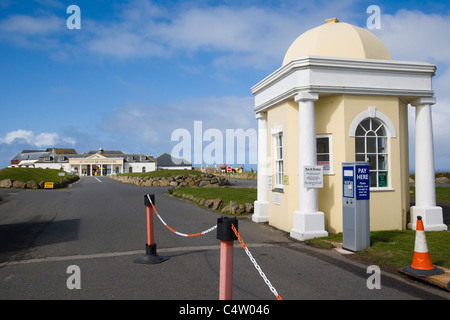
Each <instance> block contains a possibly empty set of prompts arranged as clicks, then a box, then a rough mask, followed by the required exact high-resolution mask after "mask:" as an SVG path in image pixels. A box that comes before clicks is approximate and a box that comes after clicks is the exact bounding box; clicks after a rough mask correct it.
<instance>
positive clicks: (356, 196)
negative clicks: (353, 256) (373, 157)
mask: <svg viewBox="0 0 450 320" xmlns="http://www.w3.org/2000/svg"><path fill="white" fill-rule="evenodd" d="M342 227H343V245H342V246H343V248H344V249H347V250H351V251H361V250H364V249H365V248H367V247H369V246H370V173H369V163H368V162H361V161H357V162H344V163H342Z"/></svg>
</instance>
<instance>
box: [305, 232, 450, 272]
mask: <svg viewBox="0 0 450 320" xmlns="http://www.w3.org/2000/svg"><path fill="white" fill-rule="evenodd" d="M415 237H416V232H415V231H414V230H390V231H372V232H371V233H370V247H369V248H366V249H364V250H363V251H360V252H356V253H355V255H356V256H359V257H362V258H365V259H367V260H369V261H372V262H373V263H374V264H377V265H380V266H388V267H393V268H401V267H404V266H406V265H409V264H411V262H412V258H413V255H414V244H415ZM426 238H427V244H428V250H429V252H430V256H431V259H432V261H433V263H434V264H435V265H439V266H442V267H445V268H450V254H449V253H450V232H447V231H430V232H426ZM307 242H308V243H311V244H316V245H320V246H322V247H329V248H331V247H332V246H333V245H332V242H339V243H342V233H339V234H330V236H329V237H326V238H317V239H311V240H308V241H307Z"/></svg>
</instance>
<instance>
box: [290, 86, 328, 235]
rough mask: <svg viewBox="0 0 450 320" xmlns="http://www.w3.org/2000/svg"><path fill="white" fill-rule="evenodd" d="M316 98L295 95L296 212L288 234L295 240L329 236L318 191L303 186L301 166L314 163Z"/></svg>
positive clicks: (301, 93)
mask: <svg viewBox="0 0 450 320" xmlns="http://www.w3.org/2000/svg"><path fill="white" fill-rule="evenodd" d="M318 99H319V95H318V94H317V93H309V92H300V93H299V94H297V95H296V96H295V102H297V103H298V210H296V211H294V223H293V228H292V229H291V232H290V234H291V237H293V238H295V239H298V240H307V239H311V238H317V237H326V236H328V232H326V231H325V215H324V213H323V212H320V211H319V209H318V201H317V189H313V188H305V187H304V186H303V185H304V179H303V172H304V167H305V166H312V165H314V166H315V165H316V164H317V155H316V124H315V115H314V102H315V101H317V100H318Z"/></svg>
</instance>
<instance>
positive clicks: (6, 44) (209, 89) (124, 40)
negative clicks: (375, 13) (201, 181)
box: [0, 0, 450, 171]
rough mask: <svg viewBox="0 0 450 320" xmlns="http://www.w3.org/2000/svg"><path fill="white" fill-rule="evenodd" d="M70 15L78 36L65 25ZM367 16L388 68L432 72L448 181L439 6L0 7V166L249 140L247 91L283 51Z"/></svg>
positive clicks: (448, 93)
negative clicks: (187, 138)
mask: <svg viewBox="0 0 450 320" xmlns="http://www.w3.org/2000/svg"><path fill="white" fill-rule="evenodd" d="M72 4H75V5H78V6H79V7H80V9H81V29H79V30H77V29H73V30H69V29H68V28H67V26H66V21H67V19H68V18H69V16H70V14H68V13H66V9H67V7H68V6H69V5H72ZM370 5H378V6H379V7H380V9H381V29H380V30H374V31H373V32H374V33H375V34H376V35H377V36H379V37H380V39H381V40H382V41H383V42H384V43H385V44H386V46H387V47H388V49H389V51H390V52H391V55H392V56H393V58H394V59H397V60H410V61H426V62H431V63H434V64H436V65H437V68H438V71H437V74H436V77H435V78H434V88H435V90H436V98H437V104H436V105H435V106H434V107H433V121H434V134H435V157H436V158H435V162H436V169H437V170H440V171H444V170H450V162H449V161H448V159H450V148H449V143H448V136H449V134H450V129H449V126H448V122H449V120H450V90H449V89H450V88H449V83H450V71H449V68H448V66H449V65H450V32H449V31H450V19H449V18H450V4H449V3H448V2H447V1H356V0H355V1H353V0H345V1H320V0H319V1H232V0H231V1H150V0H126V1H125V0H123V1H107V0H99V1H94V0H70V1H64V0H1V1H0V110H1V117H0V167H5V166H7V165H8V164H9V161H10V159H11V158H12V157H13V156H14V155H16V154H17V153H19V152H20V151H21V150H22V149H45V148H47V147H52V146H55V147H70V148H75V149H76V150H77V151H78V152H80V153H81V152H87V151H90V150H97V149H98V148H100V147H102V148H103V149H109V150H122V151H124V152H127V153H128V152H129V153H138V152H141V153H145V154H147V155H153V156H158V155H160V154H162V153H164V152H169V153H170V152H171V150H172V148H173V147H174V146H175V145H176V144H177V142H174V141H171V134H172V132H174V130H176V129H178V128H185V129H187V130H188V131H190V132H192V133H193V128H194V121H202V125H203V130H207V129H208V128H214V129H218V130H220V131H222V132H223V135H224V136H225V130H226V129H239V128H240V129H243V130H247V129H256V128H257V122H256V120H255V117H254V113H253V110H252V109H253V96H252V94H251V90H250V88H251V87H252V86H253V85H255V84H256V83H258V82H259V81H261V80H262V79H263V78H265V77H266V76H267V75H269V74H270V73H272V72H273V71H274V70H276V69H277V68H279V67H280V65H281V62H282V60H283V57H284V54H285V52H286V50H287V48H288V47H289V45H290V44H291V43H292V42H293V41H294V40H295V39H296V38H297V37H298V36H299V35H300V34H302V33H303V32H305V31H307V30H308V29H311V28H313V27H316V26H319V25H321V24H323V23H324V20H325V19H327V18H331V17H337V18H339V20H340V21H345V22H348V23H351V24H355V25H358V26H360V27H366V20H367V18H368V17H369V14H367V13H366V9H367V7H368V6H370ZM410 111H413V110H412V108H410ZM410 113H411V115H410V119H411V124H410V130H411V132H412V133H413V132H414V123H413V122H414V121H413V119H414V118H413V114H412V112H410ZM207 144H208V142H204V146H206V145H207ZM224 145H225V143H224ZM410 153H411V155H413V154H414V138H413V135H411V139H410ZM192 158H193V157H192ZM410 158H411V164H410V166H411V168H412V169H414V157H413V156H411V157H410Z"/></svg>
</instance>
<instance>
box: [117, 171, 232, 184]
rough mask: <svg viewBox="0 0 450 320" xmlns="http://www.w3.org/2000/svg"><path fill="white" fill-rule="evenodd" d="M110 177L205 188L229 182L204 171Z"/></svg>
mask: <svg viewBox="0 0 450 320" xmlns="http://www.w3.org/2000/svg"><path fill="white" fill-rule="evenodd" d="M110 177H111V179H114V180H116V181H120V182H124V183H129V184H134V185H136V186H141V187H174V188H178V187H194V186H195V187H205V188H218V187H221V186H227V185H229V184H230V183H229V182H228V179H226V178H222V177H216V176H215V175H212V174H207V173H204V174H202V175H201V176H197V175H194V174H188V175H177V176H173V177H163V178H150V177H137V176H121V175H112V176H110Z"/></svg>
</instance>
